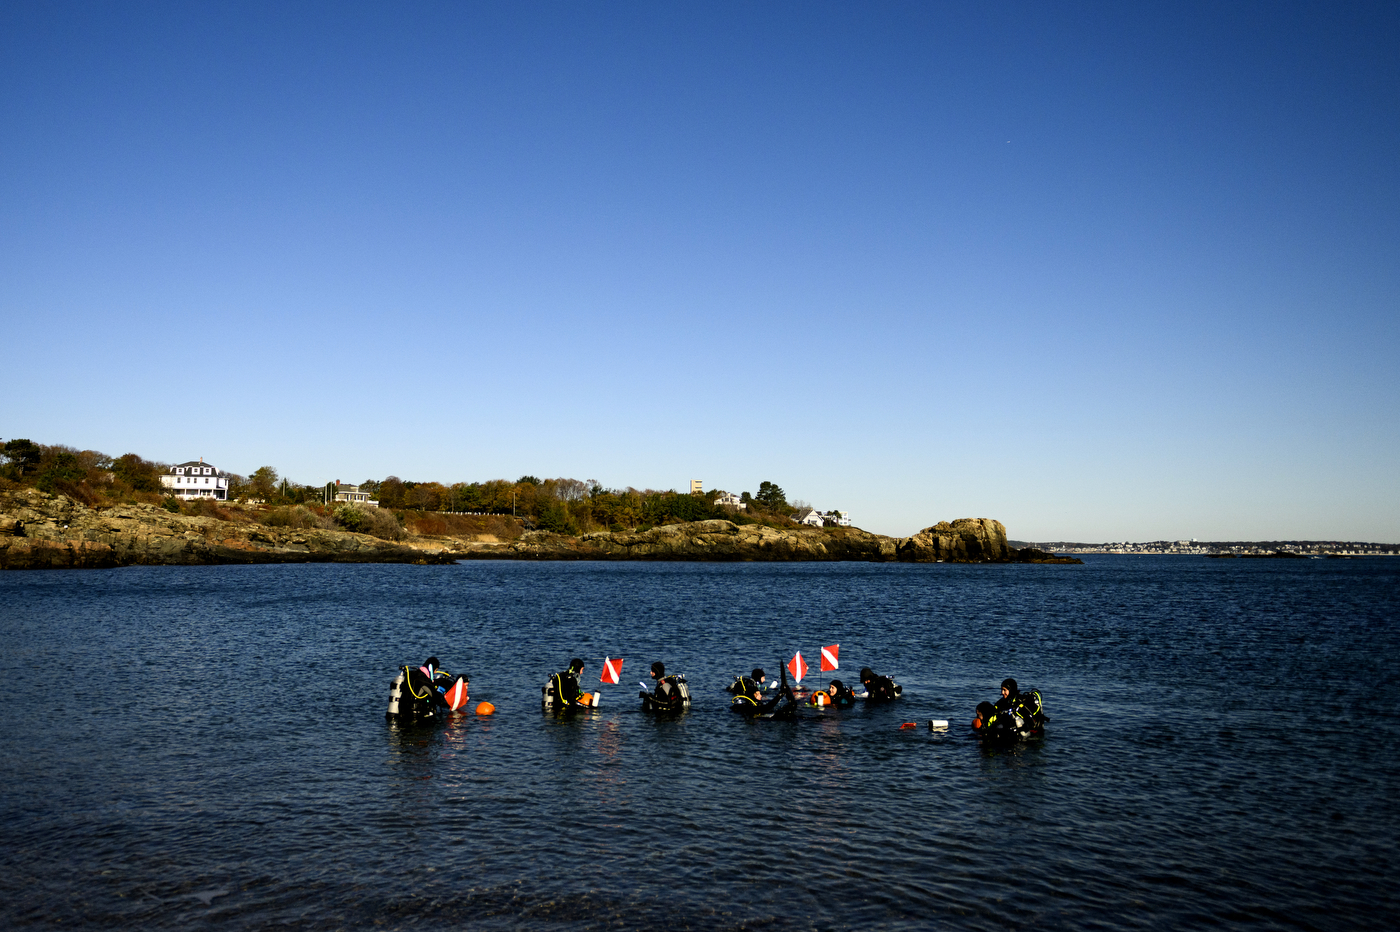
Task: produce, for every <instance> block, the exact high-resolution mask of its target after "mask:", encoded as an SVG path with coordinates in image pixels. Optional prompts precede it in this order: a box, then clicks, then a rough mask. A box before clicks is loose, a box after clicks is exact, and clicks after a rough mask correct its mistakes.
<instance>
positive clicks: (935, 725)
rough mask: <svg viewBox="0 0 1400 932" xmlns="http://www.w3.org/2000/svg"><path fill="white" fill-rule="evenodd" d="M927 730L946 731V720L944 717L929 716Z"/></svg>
mask: <svg viewBox="0 0 1400 932" xmlns="http://www.w3.org/2000/svg"><path fill="white" fill-rule="evenodd" d="M928 730H929V731H947V730H948V720H947V719H946V718H931V719H929V720H928Z"/></svg>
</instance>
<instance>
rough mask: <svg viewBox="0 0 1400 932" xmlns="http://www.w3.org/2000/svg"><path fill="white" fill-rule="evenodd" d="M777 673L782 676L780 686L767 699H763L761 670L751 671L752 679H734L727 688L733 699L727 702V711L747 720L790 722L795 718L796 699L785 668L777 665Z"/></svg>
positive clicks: (743, 677)
mask: <svg viewBox="0 0 1400 932" xmlns="http://www.w3.org/2000/svg"><path fill="white" fill-rule="evenodd" d="M778 671H779V673H781V674H782V686H781V687H779V689H778V691H777V692H776V693H775V694H774V695H773V696H771V697H770V698H767V699H765V698H764V697H763V691H762V686H761V684H762V683H763V679H764V676H763V671H762V670H761V669H755V670H754V671H753V672H754V675H753V678H752V679H751V678H749V677H747V676H741V677H738V678H736V679H735V681H734V682H733V683H732V684H731V685H730V686H729V687H728V690H729V692H731V693H734V698H733V699H731V700H729V711H731V712H737V713H738V714H740V715H742V716H744V717H745V718H749V719H755V718H770V719H777V720H780V721H792V720H793V719H795V718H797V708H798V704H797V697H796V696H794V695H793V693H792V687H790V686H788V681H787V667H785V666H783V665H782V664H779V665H778Z"/></svg>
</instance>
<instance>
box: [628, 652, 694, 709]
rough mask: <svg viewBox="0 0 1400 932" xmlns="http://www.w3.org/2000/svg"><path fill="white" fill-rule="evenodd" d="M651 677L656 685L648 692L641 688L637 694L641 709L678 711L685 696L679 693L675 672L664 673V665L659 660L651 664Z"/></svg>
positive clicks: (682, 706) (683, 706)
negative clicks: (668, 674)
mask: <svg viewBox="0 0 1400 932" xmlns="http://www.w3.org/2000/svg"><path fill="white" fill-rule="evenodd" d="M649 675H650V676H651V678H652V679H654V680H656V687H655V688H654V689H652V690H651V691H650V692H648V691H647V690H645V689H644V690H642V691H641V692H639V693H637V696H638V697H639V698H640V699H641V700H642V709H643V710H644V711H650V712H679V711H680V710H682V709H684V708H685V696H684V695H683V694H682V693H681V687H680V680H681V678H680V677H678V676H677V675H676V674H674V673H673V674H671V675H670V676H667V675H666V665H665V664H664V663H662V662H661V661H660V660H658V661H656V663H654V664H652V665H651V673H650V674H649Z"/></svg>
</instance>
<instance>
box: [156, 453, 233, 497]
mask: <svg viewBox="0 0 1400 932" xmlns="http://www.w3.org/2000/svg"><path fill="white" fill-rule="evenodd" d="M160 484H161V485H163V486H165V487H166V488H167V489H169V490H170V494H171V495H174V496H175V497H176V498H184V499H190V498H215V499H218V500H219V501H226V500H227V499H228V475H227V474H226V473H224V472H222V471H220V470H219V469H218V468H217V467H215V466H212V465H210V464H209V463H206V462H204V458H203V457H200V459H199V460H198V461H195V460H191V461H190V462H188V463H181V464H180V465H178V466H171V467H170V471H169V472H167V473H166V474H165V475H163V476H161V477H160Z"/></svg>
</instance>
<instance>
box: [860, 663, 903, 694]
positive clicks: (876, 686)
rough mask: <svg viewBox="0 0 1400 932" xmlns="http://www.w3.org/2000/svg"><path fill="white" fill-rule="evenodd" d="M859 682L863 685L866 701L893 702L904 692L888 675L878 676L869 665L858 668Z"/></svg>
mask: <svg viewBox="0 0 1400 932" xmlns="http://www.w3.org/2000/svg"><path fill="white" fill-rule="evenodd" d="M860 684H861V685H862V686H864V687H865V693H866V697H865V701H866V702H893V701H894V700H896V699H898V698H899V696H900V694H901V693H903V692H904V690H903V688H901V687H900V685H899V684H898V683H896V682H895V681H894V680H892V679H890V678H889V677H888V676H880V675H879V674H878V673H876V672H875V671H874V670H872V669H870V668H869V667H861V668H860Z"/></svg>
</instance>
